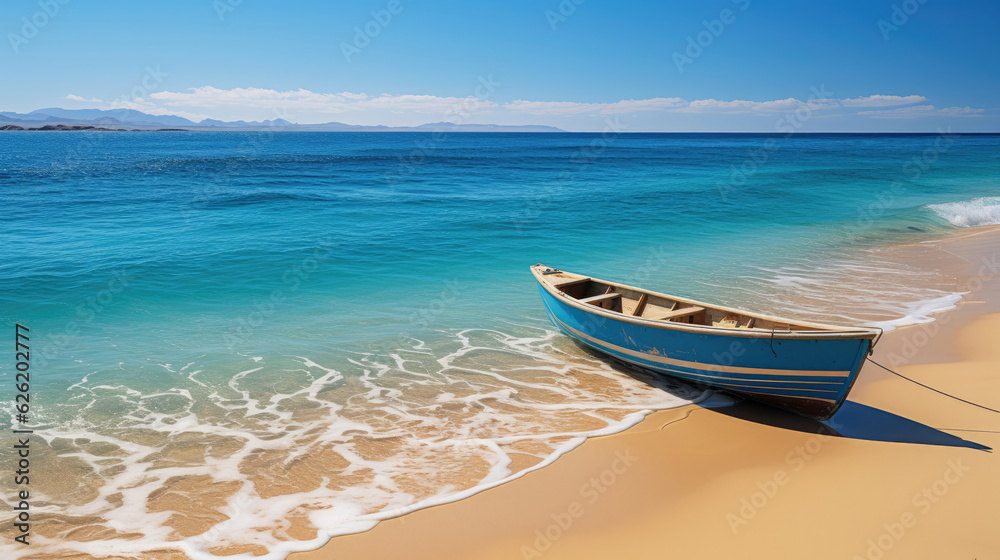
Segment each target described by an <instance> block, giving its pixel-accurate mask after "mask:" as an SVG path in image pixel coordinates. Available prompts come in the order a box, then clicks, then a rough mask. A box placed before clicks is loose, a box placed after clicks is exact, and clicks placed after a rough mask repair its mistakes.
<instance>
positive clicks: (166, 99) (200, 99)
mask: <svg viewBox="0 0 1000 560" xmlns="http://www.w3.org/2000/svg"><path fill="white" fill-rule="evenodd" d="M149 98H150V99H153V100H156V101H159V102H162V103H163V104H164V105H166V106H170V107H205V108H220V107H225V108H258V109H260V108H267V109H272V108H274V109H279V110H283V111H313V112H319V113H345V112H348V111H359V110H360V111H366V110H371V109H376V110H377V109H382V110H386V109H388V110H399V111H413V112H418V113H449V112H451V113H455V114H464V113H469V112H473V111H483V110H489V109H493V108H496V107H497V106H498V105H497V104H496V103H494V102H492V101H488V100H485V99H480V98H477V97H473V96H468V97H439V96H435V95H389V94H382V95H379V96H375V97H372V96H369V95H367V94H364V93H352V92H347V91H345V92H341V93H317V92H313V91H309V90H306V89H297V90H289V91H277V90H273V89H262V88H233V89H219V88H216V87H212V86H204V87H198V88H191V89H189V90H188V91H186V92H173V91H159V92H156V93H151V94H150V95H149Z"/></svg>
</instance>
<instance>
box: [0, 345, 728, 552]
mask: <svg viewBox="0 0 1000 560" xmlns="http://www.w3.org/2000/svg"><path fill="white" fill-rule="evenodd" d="M505 331H508V332H501V331H497V330H466V331H460V332H452V333H442V336H441V337H440V338H438V339H435V340H415V339H414V340H412V341H410V340H407V341H400V342H401V344H400V345H401V346H402V347H401V348H399V349H397V350H395V351H393V352H386V353H363V352H352V353H345V355H342V356H340V357H339V358H338V357H336V356H334V357H330V356H327V357H325V358H322V359H320V358H315V357H305V356H300V357H295V358H290V357H286V358H282V357H273V356H272V357H269V356H264V357H260V356H255V357H248V359H247V360H246V363H247V366H246V368H245V369H242V368H241V369H239V370H236V371H234V373H232V374H230V375H229V376H228V378H227V379H225V381H223V382H221V383H216V384H215V385H211V386H208V385H210V384H211V381H210V379H213V378H215V379H218V377H217V376H209V375H206V374H205V373H204V372H205V371H208V370H209V368H208V367H207V366H203V365H201V364H197V363H196V364H188V366H185V367H184V368H181V369H180V370H177V369H176V368H174V367H173V366H169V365H160V366H155V365H152V366H150V367H154V368H156V367H159V368H162V369H160V371H162V370H163V369H166V370H167V371H170V372H173V373H176V374H178V375H176V377H175V378H174V379H173V381H174V383H176V384H177V385H175V386H173V387H172V388H171V389H169V390H161V391H157V392H156V393H154V394H143V393H142V392H140V391H137V390H135V389H134V388H132V387H128V386H125V385H122V384H119V383H108V382H107V381H106V380H104V381H97V379H100V378H101V377H102V376H101V375H95V374H88V376H87V377H85V378H84V379H83V380H81V381H80V382H78V383H77V384H76V385H74V387H75V390H78V391H80V393H79V396H80V399H81V400H82V401H84V402H88V403H89V404H88V405H87V406H88V407H89V408H87V409H86V410H83V411H82V412H81V413H80V415H79V416H78V417H77V418H76V419H74V420H72V421H67V422H62V423H59V424H58V425H54V426H52V427H51V428H48V429H46V430H45V431H44V434H40V437H44V438H45V439H46V441H47V442H49V444H53V442H55V441H56V440H57V439H58V440H59V441H60V442H62V443H60V444H59V445H60V446H61V447H60V449H61V450H60V451H59V454H60V455H62V456H64V457H73V458H74V460H79V461H82V462H83V463H84V464H86V465H88V466H89V468H90V469H91V470H92V471H93V473H94V475H98V476H101V477H102V478H103V484H102V485H101V486H100V487H99V488H98V489H97V491H98V494H97V496H96V497H95V498H94V499H91V500H90V501H87V502H86V503H79V502H76V501H72V500H67V499H66V498H64V497H61V496H59V495H47V496H46V495H45V492H44V487H39V488H38V491H39V492H38V494H37V495H38V498H37V500H36V501H35V502H34V503H33V513H37V514H38V515H39V516H43V515H46V514H59V515H62V516H67V517H66V518H67V519H85V518H96V519H99V520H100V523H99V525H101V526H103V527H110V528H113V529H114V530H116V531H118V532H120V534H122V535H126V534H142V535H144V536H143V537H142V538H139V539H134V540H132V539H126V538H110V539H99V540H95V541H91V542H83V541H73V540H68V539H64V538H47V537H45V536H44V535H37V536H34V540H33V542H32V549H33V552H35V553H37V554H43V555H45V556H46V557H52V558H58V557H59V556H60V555H69V554H72V553H85V554H91V555H94V556H107V555H119V556H124V557H142V556H143V555H144V554H145V553H148V551H150V550H152V549H154V548H159V549H162V548H163V547H164V546H176V547H178V548H180V549H182V550H183V551H184V552H185V553H186V554H187V555H189V556H190V557H192V558H194V559H197V560H215V559H217V558H219V556H218V555H217V554H221V552H220V551H219V549H218V548H217V547H220V546H241V545H243V546H245V545H257V546H259V547H261V548H259V549H258V551H259V552H263V551H264V550H266V551H267V553H266V554H264V555H261V556H254V557H255V558H262V559H273V560H278V559H280V558H283V557H285V556H286V555H287V554H289V553H291V552H294V551H297V550H308V549H314V548H316V547H318V546H320V545H322V544H323V543H324V542H326V541H327V540H328V539H329V538H331V537H332V536H336V535H342V534H348V533H354V532H358V531H363V530H366V529H369V528H371V527H372V526H374V525H375V524H377V523H378V522H379V521H380V520H383V519H387V518H391V517H396V516H399V515H402V514H404V513H407V512H410V511H414V510H416V509H421V508H425V507H429V506H433V505H436V504H441V503H446V502H451V501H455V500H459V499H461V498H464V497H466V496H470V495H472V494H475V493H477V492H480V491H482V490H485V489H487V488H491V487H494V486H497V485H499V484H503V483H505V482H507V481H510V480H513V479H515V478H518V477H521V476H524V474H526V473H527V472H529V471H531V470H535V469H538V468H541V467H543V466H545V465H548V464H550V463H551V462H552V461H554V460H556V459H557V458H558V457H559V456H561V455H562V454H564V453H566V452H567V451H569V450H570V449H573V448H575V447H576V446H578V445H580V444H581V443H582V442H583V441H585V440H586V439H587V438H588V437H592V436H597V435H604V434H610V433H615V432H619V431H622V430H625V429H626V428H628V427H630V426H632V425H635V424H636V423H638V422H639V421H640V420H641V419H642V418H643V417H644V416H645V415H646V414H648V413H649V412H650V411H652V410H659V409H666V408H672V407H677V406H682V405H685V404H688V403H691V402H695V401H699V400H701V399H703V398H705V397H706V396H707V395H709V394H710V393H708V392H706V391H703V390H701V389H696V388H693V387H691V386H688V385H684V384H680V383H675V382H672V381H669V380H665V379H660V378H652V377H644V374H642V373H636V372H633V373H632V374H631V375H628V374H626V373H624V372H623V371H620V370H618V369H616V368H614V367H612V366H610V365H609V364H608V363H607V362H606V361H605V360H602V359H599V358H595V357H593V356H591V355H589V354H588V353H586V352H584V351H582V350H581V349H579V348H578V347H577V346H575V345H573V344H572V343H570V342H569V341H568V340H567V339H566V338H565V337H562V336H559V335H557V333H555V332H554V331H552V330H549V329H548V328H536V327H532V326H524V325H511V326H510V328H509V329H505ZM345 356H347V357H345ZM252 358H260V359H252ZM330 360H339V361H338V362H337V363H336V364H333V363H327V362H329V361H330ZM269 362H273V363H269ZM276 364H277V365H276ZM164 366H165V367H164ZM195 373H201V375H200V376H199V378H200V379H195V378H194V374H195ZM188 374H190V375H188ZM633 376H634V377H633ZM289 385H294V386H289ZM277 387H282V389H281V390H276V388H277ZM286 387H287V388H286ZM82 404H83V403H81V405H82ZM81 409H82V406H81ZM101 410H115V411H116V412H115V414H114V416H113V417H111V418H109V417H108V416H107V414H106V413H101V412H100V411H101ZM213 411H214V412H213ZM150 434H152V435H150ZM157 434H159V435H157ZM66 442H74V443H73V444H72V445H73V447H71V448H67V446H68V445H70V444H68V443H66ZM109 449H113V450H114V452H111V453H109ZM199 450H201V451H199ZM324 454H325V455H328V456H335V457H339V458H341V459H340V460H335V461H332V462H328V463H326V464H324V463H322V462H317V463H315V464H311V468H310V469H307V471H306V472H308V473H310V476H312V473H318V475H319V477H320V478H318V479H316V480H315V481H313V482H309V483H306V482H304V480H305V479H303V481H300V482H302V485H301V487H295V488H292V487H289V488H287V489H285V490H281V491H278V492H276V491H274V486H275V485H277V486H281V485H286V484H288V482H289V481H290V480H293V479H295V478H296V477H297V476H299V475H298V474H296V472H297V471H294V467H295V465H297V464H303V462H305V464H310V463H308V462H309V461H316V460H317V459H316V458H317V457H319V456H322V455H324ZM261 457H263V459H261ZM515 457H520V459H518V460H519V461H522V462H521V465H522V466H520V467H517V468H513V465H514V462H515ZM525 457H532V458H533V459H532V461H530V462H528V463H525V462H524V458H525ZM269 468H273V469H274V470H273V472H271V473H270V474H269V473H268V469H269ZM92 476H93V475H92ZM268 476H271V477H273V479H272V478H267V477H268ZM192 477H203V478H205V479H206V480H209V481H210V482H211V483H229V484H234V483H238V484H239V486H238V488H237V489H236V490H235V492H234V493H232V494H231V495H229V496H228V497H227V498H225V505H223V506H221V507H213V508H211V509H213V510H217V511H218V512H219V513H221V514H223V515H225V516H226V519H224V520H222V521H219V522H216V523H215V524H214V525H212V526H211V527H206V529H207V530H206V531H205V532H202V533H201V534H199V535H194V536H189V537H186V538H182V539H181V540H179V541H178V540H177V537H178V535H177V534H176V533H174V531H173V529H172V528H171V527H170V526H169V522H170V519H171V516H172V515H174V512H172V511H171V510H169V509H167V510H165V511H152V510H151V508H150V503H151V502H152V501H153V500H155V499H156V496H157V495H162V494H163V492H164V491H165V489H166V488H168V487H169V486H170V485H171V484H172V483H176V481H177V480H179V479H181V478H186V479H191V478H192ZM255 477H264V478H263V479H260V478H255ZM306 478H308V477H306ZM201 484H202V485H203V486H204V487H205V489H206V491H208V484H207V483H201ZM181 493H183V492H181ZM50 494H57V493H56V492H51V493H50ZM33 495H35V491H34V489H33ZM152 509H156V508H152ZM161 509H162V508H161ZM294 517H298V518H299V519H303V518H307V519H308V520H309V521H310V523H311V524H312V525H313V526H314V527H315V528H316V530H317V533H316V537H315V538H313V539H311V540H297V539H294V538H291V537H290V536H289V535H288V534H287V532H286V531H287V528H288V527H289V526H290V525H289V521H288V520H289V519H290V518H294ZM205 519H210V518H209V517H206V518H205ZM11 552H16V551H14V550H13V549H11V548H10V547H9V543H0V555H2V554H7V553H11ZM213 552H214V553H213Z"/></svg>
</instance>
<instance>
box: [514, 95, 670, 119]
mask: <svg viewBox="0 0 1000 560" xmlns="http://www.w3.org/2000/svg"><path fill="white" fill-rule="evenodd" d="M684 103H686V102H685V101H684V100H683V99H681V98H679V97H670V98H665V97H654V98H652V99H623V100H621V101H616V102H614V103H576V102H573V101H525V100H523V99H517V100H515V101H511V102H510V103H506V104H504V106H503V107H504V109H511V110H514V111H520V112H522V113H531V114H534V115H580V114H584V113H600V114H615V113H633V112H638V111H657V110H662V109H669V108H672V107H678V106H681V105H683V104H684Z"/></svg>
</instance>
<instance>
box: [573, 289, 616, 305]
mask: <svg viewBox="0 0 1000 560" xmlns="http://www.w3.org/2000/svg"><path fill="white" fill-rule="evenodd" d="M620 297H622V295H621V294H619V293H618V292H611V293H609V294H601V295H598V296H590V297H586V298H583V299H581V300H580V302H581V303H589V304H591V305H597V306H600V305H601V304H602V303H604V302H606V301H613V300H616V299H618V298H620Z"/></svg>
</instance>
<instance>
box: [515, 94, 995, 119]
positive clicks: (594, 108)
mask: <svg viewBox="0 0 1000 560" xmlns="http://www.w3.org/2000/svg"><path fill="white" fill-rule="evenodd" d="M926 101H927V98H926V97H923V96H922V95H906V96H902V95H868V96H862V97H854V98H845V99H810V100H808V101H803V100H801V99H796V98H794V97H789V98H786V99H775V100H771V101H749V100H744V99H734V100H732V101H723V100H719V99H695V100H693V101H685V100H684V99H681V98H679V97H671V98H663V97H656V98H652V99H623V100H621V101H617V102H614V103H576V102H568V101H527V100H524V99H518V100H517V101H513V102H511V103H507V104H505V105H504V106H503V107H504V108H505V109H510V110H513V111H519V112H522V113H531V114H536V115H582V114H588V113H590V114H600V113H631V112H637V111H654V110H664V111H671V112H676V113H712V114H734V113H750V114H753V113H757V114H762V113H763V114H766V113H788V112H792V111H796V110H798V109H803V108H808V109H809V110H811V111H819V110H829V109H837V108H841V109H843V108H846V109H853V108H864V107H895V106H899V105H911V104H914V103H924V102H926ZM957 109H958V108H955V107H952V108H950V109H948V110H945V109H940V110H937V111H952V110H957ZM966 109H969V108H966ZM969 110H971V111H974V112H981V110H973V109H969ZM961 111H964V110H959V111H952V112H953V113H954V114H961ZM872 113H874V112H872ZM878 113H881V112H878ZM861 114H866V113H861ZM969 116H971V115H969Z"/></svg>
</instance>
